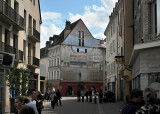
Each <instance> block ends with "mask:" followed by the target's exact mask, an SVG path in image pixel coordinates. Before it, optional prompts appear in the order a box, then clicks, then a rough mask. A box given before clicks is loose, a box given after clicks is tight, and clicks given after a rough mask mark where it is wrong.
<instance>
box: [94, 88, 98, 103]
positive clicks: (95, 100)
mask: <svg viewBox="0 0 160 114" xmlns="http://www.w3.org/2000/svg"><path fill="white" fill-rule="evenodd" d="M97 95H98V92H96V91H95V92H94V95H93V96H94V103H95V104H97Z"/></svg>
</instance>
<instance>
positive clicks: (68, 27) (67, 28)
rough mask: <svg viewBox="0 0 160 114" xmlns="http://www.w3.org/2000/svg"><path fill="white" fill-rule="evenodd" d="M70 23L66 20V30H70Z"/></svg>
mask: <svg viewBox="0 0 160 114" xmlns="http://www.w3.org/2000/svg"><path fill="white" fill-rule="evenodd" d="M70 26H71V23H70V21H66V27H65V29H66V30H71V27H70Z"/></svg>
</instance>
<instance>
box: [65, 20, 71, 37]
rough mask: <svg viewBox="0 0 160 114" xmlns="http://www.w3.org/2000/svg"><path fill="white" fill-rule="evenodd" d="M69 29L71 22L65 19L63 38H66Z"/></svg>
mask: <svg viewBox="0 0 160 114" xmlns="http://www.w3.org/2000/svg"><path fill="white" fill-rule="evenodd" d="M70 31H71V23H70V21H66V27H65V29H64V38H66V37H67V36H68V34H69V33H70Z"/></svg>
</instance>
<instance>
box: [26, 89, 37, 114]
mask: <svg viewBox="0 0 160 114" xmlns="http://www.w3.org/2000/svg"><path fill="white" fill-rule="evenodd" d="M27 95H28V96H29V98H30V99H31V100H30V102H29V103H27V105H29V106H31V107H32V108H33V109H34V111H35V114H39V113H38V110H37V107H36V104H35V103H34V102H33V101H34V100H36V99H37V93H36V91H35V90H29V91H28V92H27Z"/></svg>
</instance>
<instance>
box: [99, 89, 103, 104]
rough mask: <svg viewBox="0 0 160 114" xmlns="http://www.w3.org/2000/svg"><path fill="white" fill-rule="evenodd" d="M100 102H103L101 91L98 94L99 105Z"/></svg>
mask: <svg viewBox="0 0 160 114" xmlns="http://www.w3.org/2000/svg"><path fill="white" fill-rule="evenodd" d="M102 100H103V92H102V90H100V92H99V103H102Z"/></svg>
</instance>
